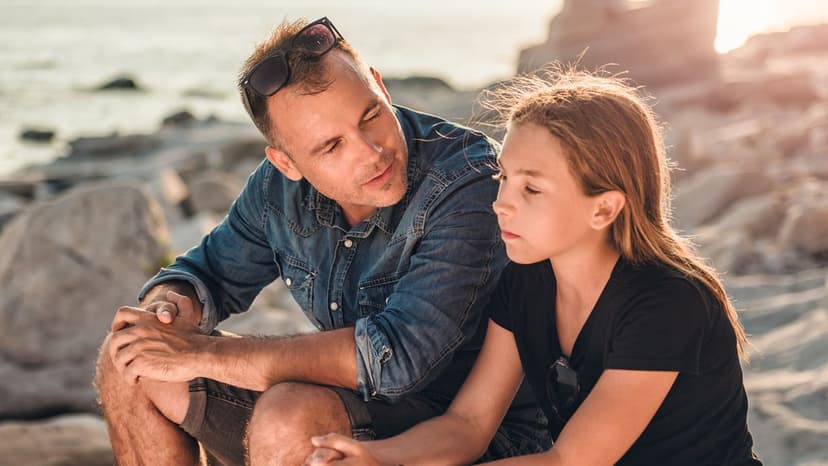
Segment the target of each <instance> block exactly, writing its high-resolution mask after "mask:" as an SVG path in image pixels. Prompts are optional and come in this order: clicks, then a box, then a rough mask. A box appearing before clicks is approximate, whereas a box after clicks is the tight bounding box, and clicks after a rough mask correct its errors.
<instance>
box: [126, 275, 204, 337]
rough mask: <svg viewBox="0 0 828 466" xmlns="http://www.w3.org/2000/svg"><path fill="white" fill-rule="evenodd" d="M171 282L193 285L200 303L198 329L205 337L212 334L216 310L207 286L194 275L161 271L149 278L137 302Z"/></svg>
mask: <svg viewBox="0 0 828 466" xmlns="http://www.w3.org/2000/svg"><path fill="white" fill-rule="evenodd" d="M172 280H182V281H186V282H189V283H190V284H191V285H193V288H195V290H196V295H197V296H198V300H199V302H200V303H201V322H199V325H198V326H199V328H200V329H201V332H202V333H204V334H205V335H206V334H208V333H210V332H212V331H213V329H214V328H216V325H218V315H217V314H216V308H215V305H214V304H213V300H212V298H211V297H210V291H209V290H207V286H206V285H205V284H204V282H202V281H201V280H199V279H198V277H196V276H195V275H193V274H191V273H188V272H184V271H181V270H173V269H167V268H164V269H161V271H160V272H158V274H157V275H156V276H155V277H153V278H151V279H150V281H148V282H147V283H146V284H145V285H144V287H143V288H141V291H140V292H139V293H138V301H141V300H142V299H144V296H146V294H147V293H148V292H149V290H151V289H152V288H153V287H155V286H156V285H160V284H161V283H164V282H168V281H172Z"/></svg>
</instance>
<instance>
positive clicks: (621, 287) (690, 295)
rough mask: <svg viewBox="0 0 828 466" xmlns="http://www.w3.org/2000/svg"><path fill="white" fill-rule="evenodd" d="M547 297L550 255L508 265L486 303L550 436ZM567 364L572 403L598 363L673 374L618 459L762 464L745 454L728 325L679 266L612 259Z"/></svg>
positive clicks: (554, 341)
mask: <svg viewBox="0 0 828 466" xmlns="http://www.w3.org/2000/svg"><path fill="white" fill-rule="evenodd" d="M555 293H556V288H555V274H554V272H553V270H552V267H551V264H550V263H549V261H543V262H539V263H536V264H531V265H520V264H514V263H512V264H509V265H508V266H507V267H506V269H505V270H504V272H503V274H502V276H501V279H500V282H499V284H498V287H497V289H496V291H495V293H494V295H493V296H492V301H491V304H490V312H491V314H490V315H491V318H492V320H494V322H495V323H497V324H498V325H500V326H501V327H503V328H505V329H507V330H509V331H511V332H512V333H513V334H514V336H515V341H516V343H517V347H518V351H519V352H520V360H521V363H522V365H523V371H524V373H525V374H526V379H527V381H528V382H529V385H530V386H531V387H532V390H533V391H534V393H535V396H536V397H537V398H538V401H539V402H540V405H541V407H542V408H543V410H544V411H545V412H546V414H547V416H548V417H549V422H550V429H551V430H552V432H551V433H552V436H553V438H557V436H558V435H559V434H560V432H561V429H562V428H563V424H564V421H562V420H560V418H559V417H558V416H557V415H556V414H555V411H554V409H553V408H552V401H551V400H550V399H549V398H548V396H547V394H546V374H547V370H548V368H549V366H550V364H552V363H553V362H554V361H556V360H557V359H558V358H559V357H561V356H562V352H561V348H560V343H559V341H558V337H557V335H558V332H557V328H556V323H555ZM569 363H570V365H571V366H572V368H573V369H575V371H576V372H577V373H578V377H579V380H580V384H581V391H580V396H579V400H578V402H579V403H580V402H582V401H583V400H584V399H585V398H586V396H587V395H588V394H589V392H590V391H591V390H592V388H593V387H594V386H595V384H596V382H597V381H598V378H599V377H600V376H601V373H602V372H603V371H604V370H605V369H629V370H664V371H678V372H679V375H678V377H677V378H676V381H675V383H674V384H673V387H672V388H671V390H670V392H669V393H668V394H667V397H666V398H665V400H664V402H663V403H662V405H661V407H660V408H659V409H658V411H657V412H656V414H655V416H654V417H653V419H652V420H651V421H650V424H649V425H648V426H647V428H646V429H645V430H644V432H643V433H642V434H641V436H640V437H639V438H638V440H636V442H635V443H634V444H633V445H632V447H630V449H629V451H627V453H626V454H625V455H624V456H623V457H622V458H621V460H620V461H619V462H618V464H620V465H661V466H667V465H761V463H760V462H759V461H758V460H756V459H752V457H753V454H752V447H753V440H752V438H751V436H750V433H749V432H748V429H747V420H746V419H747V395H746V394H745V389H744V385H743V383H742V369H741V366H740V365H739V357H738V354H737V350H736V336H735V333H734V332H733V328H732V327H731V325H730V322H729V320H728V318H727V316H726V315H725V313H724V312H723V311H722V310H721V307H720V306H719V305H718V303H716V301H715V300H714V298H713V296H712V295H711V294H710V293H709V292H708V291H707V290H706V289H704V288H702V287H701V286H699V285H698V284H697V283H696V282H694V281H693V280H691V279H689V278H686V277H684V276H682V275H681V274H680V273H679V272H678V271H675V270H672V269H669V268H667V267H664V266H655V265H652V266H643V267H634V266H633V265H631V264H629V263H628V262H626V261H624V260H623V259H621V260H619V261H618V263H617V264H616V265H615V268H614V269H613V271H612V275H611V277H610V279H609V281H608V282H607V285H606V286H605V287H604V290H603V292H602V293H601V296H600V297H599V299H598V301H597V303H596V304H595V308H594V309H593V310H592V313H591V314H590V315H589V318H588V319H587V321H586V322H585V323H584V326H583V328H582V330H581V332H580V334H578V337H577V339H576V340H575V345H574V346H573V349H572V354H571V355H570V358H569ZM631 396H632V394H631ZM595 440H596V441H597V442H600V439H595Z"/></svg>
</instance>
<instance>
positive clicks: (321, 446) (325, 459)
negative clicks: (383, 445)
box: [305, 434, 379, 466]
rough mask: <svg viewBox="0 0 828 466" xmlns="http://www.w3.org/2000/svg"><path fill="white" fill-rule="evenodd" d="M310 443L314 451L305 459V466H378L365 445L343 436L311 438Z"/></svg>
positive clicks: (331, 435) (329, 435) (330, 435)
mask: <svg viewBox="0 0 828 466" xmlns="http://www.w3.org/2000/svg"><path fill="white" fill-rule="evenodd" d="M311 443H312V444H313V446H314V447H316V449H315V450H314V451H313V453H311V454H310V455H308V457H307V458H306V459H305V464H306V465H307V466H326V465H339V466H379V464H378V463H377V461H376V459H374V457H373V456H372V455H371V452H370V451H368V448H367V447H366V446H365V445H363V444H361V443H360V442H358V441H357V440H354V439H352V438H349V437H346V436H344V435H340V434H328V435H322V436H319V437H313V438H312V439H311Z"/></svg>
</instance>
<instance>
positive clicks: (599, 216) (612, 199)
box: [590, 191, 627, 230]
mask: <svg viewBox="0 0 828 466" xmlns="http://www.w3.org/2000/svg"><path fill="white" fill-rule="evenodd" d="M626 203H627V197H626V196H624V194H623V193H622V192H621V191H607V192H604V193H601V194H599V195H598V196H596V197H595V211H594V212H593V214H592V221H591V222H590V226H591V227H592V228H593V229H595V230H601V229H604V228H606V227H608V226H609V225H611V224H612V222H614V221H615V219H616V218H618V215H619V214H620V213H621V210H622V209H624V205H626Z"/></svg>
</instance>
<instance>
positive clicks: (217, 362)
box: [198, 327, 357, 391]
mask: <svg viewBox="0 0 828 466" xmlns="http://www.w3.org/2000/svg"><path fill="white" fill-rule="evenodd" d="M199 359H200V361H199V363H198V364H199V365H200V366H201V367H200V368H199V369H200V372H203V373H204V375H203V377H207V378H210V379H215V380H218V381H221V382H225V383H229V384H231V385H235V386H238V387H242V388H247V389H251V390H258V391H264V390H266V389H268V388H270V387H272V386H273V385H276V384H277V383H281V382H288V381H294V382H308V383H314V384H319V385H332V386H337V387H345V388H349V389H352V390H355V389H356V386H357V368H356V347H355V344H354V329H353V328H350V327H348V328H342V329H337V330H330V331H326V332H320V333H313V334H308V335H298V336H293V337H249V336H246V337H241V338H227V337H210V338H209V341H208V343H207V344H206V345H205V348H204V352H203V354H202V355H201V357H200V358H199Z"/></svg>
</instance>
